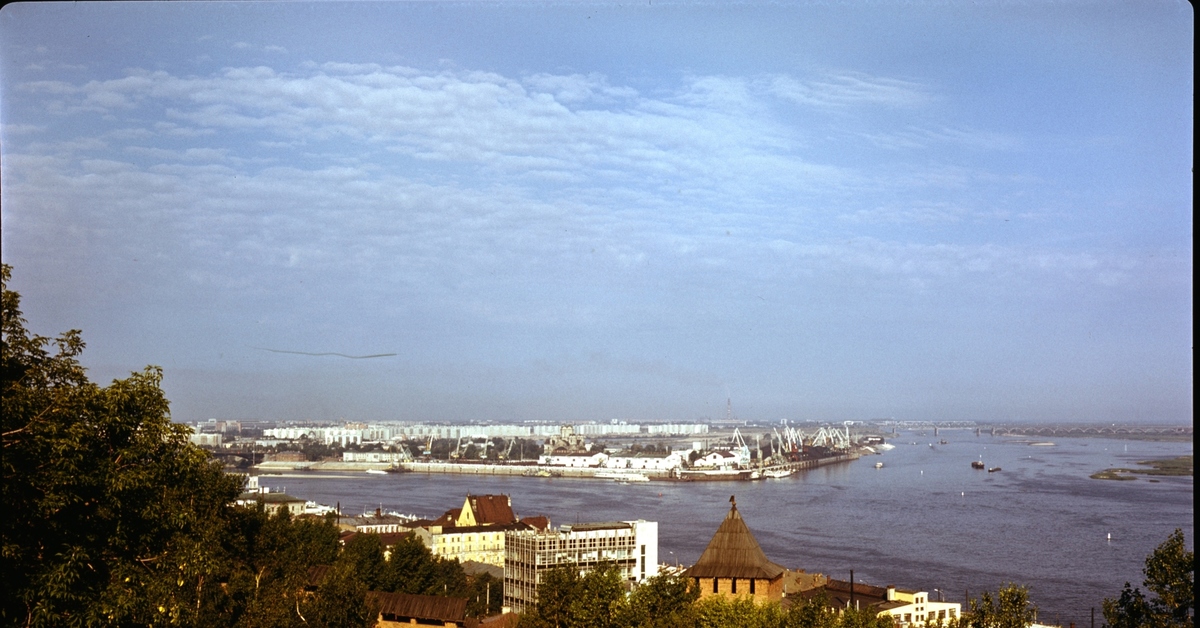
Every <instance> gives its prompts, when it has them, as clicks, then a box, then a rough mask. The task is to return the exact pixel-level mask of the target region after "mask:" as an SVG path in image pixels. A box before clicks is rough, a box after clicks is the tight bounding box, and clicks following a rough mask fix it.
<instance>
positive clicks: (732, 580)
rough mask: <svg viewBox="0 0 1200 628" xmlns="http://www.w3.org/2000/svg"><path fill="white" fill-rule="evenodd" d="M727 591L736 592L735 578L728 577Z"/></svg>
mask: <svg viewBox="0 0 1200 628" xmlns="http://www.w3.org/2000/svg"><path fill="white" fill-rule="evenodd" d="M729 592H730V593H737V578H730V579H729Z"/></svg>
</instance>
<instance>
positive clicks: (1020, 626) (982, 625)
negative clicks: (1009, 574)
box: [965, 584, 1037, 628]
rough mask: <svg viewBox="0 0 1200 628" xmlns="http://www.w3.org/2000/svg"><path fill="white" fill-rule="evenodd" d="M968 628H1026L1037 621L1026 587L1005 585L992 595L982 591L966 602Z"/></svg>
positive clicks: (1035, 608) (1034, 607)
mask: <svg viewBox="0 0 1200 628" xmlns="http://www.w3.org/2000/svg"><path fill="white" fill-rule="evenodd" d="M965 614H966V617H965V620H966V623H967V627H968V628H1026V626H1028V625H1030V624H1032V623H1033V622H1034V620H1035V619H1037V607H1036V606H1034V605H1033V604H1032V603H1031V602H1030V601H1029V589H1028V587H1023V586H1018V585H1016V584H1006V585H1004V586H1002V587H1000V589H999V590H997V591H996V593H995V595H993V594H992V593H991V592H990V591H984V592H983V594H982V595H981V596H979V598H977V599H974V600H970V601H968V602H967V611H966V613H965Z"/></svg>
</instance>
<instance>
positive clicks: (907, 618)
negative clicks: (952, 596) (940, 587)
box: [904, 608, 958, 623]
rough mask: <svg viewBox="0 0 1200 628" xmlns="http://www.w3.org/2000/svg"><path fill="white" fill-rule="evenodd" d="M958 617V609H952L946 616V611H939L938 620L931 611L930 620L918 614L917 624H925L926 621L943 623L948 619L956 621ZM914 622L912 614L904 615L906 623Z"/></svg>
mask: <svg viewBox="0 0 1200 628" xmlns="http://www.w3.org/2000/svg"><path fill="white" fill-rule="evenodd" d="M917 610H922V609H920V608H919V609H917ZM957 615H958V612H957V609H953V608H951V609H950V612H949V615H947V614H946V611H945V610H940V611H938V612H937V617H936V618H935V617H934V615H933V611H929V616H928V618H927V617H926V616H925V615H923V614H920V613H918V614H917V622H918V623H920V622H924V621H937V622H942V621H945V619H946V617H949V618H950V619H954V618H955V617H956V616H957ZM912 620H913V614H912V613H905V614H904V623H912Z"/></svg>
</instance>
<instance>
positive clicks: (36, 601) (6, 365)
mask: <svg viewBox="0 0 1200 628" xmlns="http://www.w3.org/2000/svg"><path fill="white" fill-rule="evenodd" d="M10 274H11V267H9V266H8V265H4V266H3V289H2V291H3V323H2V332H3V333H2V349H0V391H2V396H3V402H2V403H3V428H2V429H3V432H2V434H3V451H4V455H3V462H2V468H3V488H2V490H3V504H4V512H5V516H4V517H3V518H2V520H3V523H0V526H2V529H3V552H2V560H3V573H4V581H5V586H4V587H3V593H2V594H0V595H2V596H3V597H2V602H0V618H2V619H3V622H4V623H6V624H7V623H25V624H29V625H61V626H73V625H84V624H90V623H113V622H120V621H130V622H139V623H140V622H149V621H152V620H154V619H155V618H156V617H158V616H163V615H171V614H179V613H182V612H183V610H182V609H180V608H176V607H174V606H172V605H173V604H174V603H175V602H176V601H180V602H181V601H183V600H184V599H186V598H188V597H189V596H192V595H198V596H203V595H204V594H205V587H206V586H209V587H211V586H213V583H212V580H211V579H210V578H208V577H207V576H209V575H211V573H212V570H214V569H217V568H218V567H219V564H218V563H219V558H218V557H217V556H215V555H214V554H213V552H212V551H211V549H210V546H208V545H207V544H206V543H207V542H208V541H210V540H211V535H210V534H208V533H207V532H209V530H208V527H209V523H210V521H211V520H212V519H214V518H220V517H221V511H222V510H223V509H224V508H226V506H227V505H228V504H229V503H230V502H232V501H233V499H234V498H235V497H236V496H237V493H238V490H239V488H240V480H239V479H238V478H236V477H233V476H226V475H225V474H224V473H223V472H222V470H221V466H220V464H218V463H215V462H213V461H212V460H211V459H210V458H209V456H208V454H207V453H205V452H204V451H203V450H201V449H199V448H198V447H195V446H192V445H191V444H190V443H189V442H188V433H189V430H188V428H186V427H184V426H181V425H175V424H172V423H171V421H170V415H169V411H168V403H167V400H166V397H165V396H164V395H163V392H162V389H161V386H160V385H161V383H162V370H161V369H158V368H156V367H147V368H146V369H145V370H143V371H142V372H140V373H134V374H132V375H131V376H130V377H129V378H128V379H124V380H117V381H114V382H112V383H111V384H110V385H109V386H107V387H104V388H102V387H100V386H97V385H95V384H93V383H91V382H89V381H88V379H87V377H86V374H85V371H84V369H83V367H82V366H81V365H80V364H79V361H78V356H79V355H80V353H81V352H82V351H83V348H84V343H83V340H82V339H81V336H80V332H79V331H78V330H71V331H68V332H66V333H64V334H62V335H60V336H59V337H58V338H56V339H54V340H51V339H49V338H46V337H44V336H38V335H31V334H29V333H28V332H27V331H26V329H25V320H24V319H23V318H22V317H21V312H20V295H18V294H17V293H15V292H11V291H9V290H8V281H9V278H10ZM51 346H53V347H54V350H53V351H51V350H50V347H51ZM168 572H170V573H171V577H170V578H169V581H170V582H175V581H177V580H178V579H177V578H176V577H175V576H176V575H177V574H180V573H183V574H185V575H187V576H188V578H187V579H188V580H191V579H193V578H195V579H196V580H197V585H196V587H195V588H194V589H193V591H194V592H195V593H194V594H193V593H189V594H186V595H185V594H184V593H183V592H182V591H179V592H177V593H178V595H175V596H172V598H171V599H161V598H160V599H157V600H153V601H152V600H151V599H150V598H151V596H152V595H155V594H156V593H161V592H162V588H163V587H164V586H165V585H164V583H165V582H168V580H167V579H166V578H165V576H166V574H167V573H168ZM206 583H207V584H206ZM174 588H175V589H182V587H178V586H177V587H174ZM201 606H203V604H201ZM160 608H161V609H162V610H160ZM188 608H193V609H194V608H195V606H194V605H193V604H192V603H191V600H190V599H188ZM155 613H157V614H158V615H155Z"/></svg>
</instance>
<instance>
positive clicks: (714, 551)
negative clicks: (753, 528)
mask: <svg viewBox="0 0 1200 628" xmlns="http://www.w3.org/2000/svg"><path fill="white" fill-rule="evenodd" d="M729 502H730V504H731V506H730V508H729V514H727V515H725V520H724V521H722V522H721V525H720V526H719V527H718V528H717V533H716V534H714V535H713V538H712V540H711V541H709V542H708V547H706V548H704V553H703V554H701V555H700V560H698V561H696V564H695V565H692V568H691V569H689V570H688V571H687V575H688V577H690V578H761V579H766V580H772V579H774V578H775V577H776V576H778V575H779V574H782V573H783V572H784V571H785V570H784V568H783V567H781V566H779V565H777V564H775V563H773V562H771V561H770V560H768V559H767V555H766V554H764V553H763V551H762V548H761V547H759V545H758V541H757V540H756V539H755V538H754V535H753V534H751V533H750V528H748V527H746V522H745V521H743V520H742V515H741V513H739V512H738V509H737V502H735V501H734V500H733V497H730V498H729Z"/></svg>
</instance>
